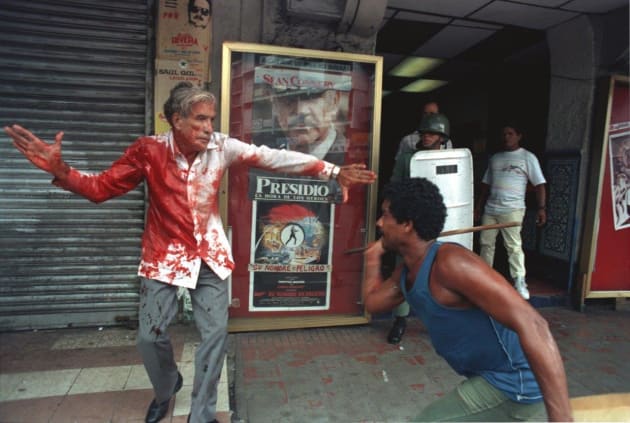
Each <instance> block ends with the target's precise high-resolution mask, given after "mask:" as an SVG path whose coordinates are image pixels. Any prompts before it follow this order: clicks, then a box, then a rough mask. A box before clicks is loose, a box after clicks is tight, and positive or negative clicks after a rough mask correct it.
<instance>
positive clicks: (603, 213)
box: [590, 81, 630, 291]
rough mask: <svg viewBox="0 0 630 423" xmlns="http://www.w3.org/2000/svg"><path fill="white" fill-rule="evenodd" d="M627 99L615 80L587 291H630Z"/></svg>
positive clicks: (623, 86) (622, 85)
mask: <svg viewBox="0 0 630 423" xmlns="http://www.w3.org/2000/svg"><path fill="white" fill-rule="evenodd" d="M629 100H630V97H629V95H628V83H627V82H625V83H622V82H621V81H616V83H615V84H614V88H613V92H612V100H611V108H610V121H609V122H608V140H607V142H608V148H607V149H606V155H605V157H606V163H605V168H604V180H603V184H602V190H603V192H602V196H601V198H602V199H601V204H600V210H599V212H600V213H599V216H600V221H599V231H598V235H597V250H596V257H595V266H594V269H593V273H592V276H591V286H590V290H591V291H630V222H628V219H627V216H626V214H627V213H629V212H630V211H629V210H628V201H629V200H630V199H629V198H628V194H627V189H628V184H627V183H626V182H630V102H629ZM613 175H614V178H613ZM622 175H623V176H622ZM624 202H625V204H624ZM624 206H625V209H624Z"/></svg>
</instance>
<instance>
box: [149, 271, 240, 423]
mask: <svg viewBox="0 0 630 423" xmlns="http://www.w3.org/2000/svg"><path fill="white" fill-rule="evenodd" d="M177 289H178V288H177V287H176V286H172V285H168V284H165V283H162V282H158V281H155V280H152V279H145V278H140V313H139V327H138V340H137V345H138V350H139V351H140V354H141V355H142V360H143V362H144V367H145V369H146V371H147V374H148V375H149V379H150V380H151V384H152V385H153V391H154V393H155V399H156V401H158V402H163V401H166V400H168V399H169V398H170V397H171V396H172V395H173V389H174V387H175V384H176V383H177V364H176V363H175V358H174V357H173V347H172V345H171V340H170V338H169V336H168V334H167V332H166V329H167V328H168V325H169V324H170V323H171V321H172V320H173V318H174V317H175V316H176V314H177ZM190 297H191V300H192V305H193V316H194V318H195V323H196V325H197V330H198V331H199V334H200V335H201V343H200V344H199V346H198V347H197V351H196V352H195V376H194V380H193V390H192V401H191V408H190V421H191V422H193V423H196V422H208V421H211V420H213V419H214V418H215V415H216V405H217V384H218V382H219V376H221V368H222V367H223V360H224V357H225V347H226V340H227V321H228V287H227V282H226V281H223V280H221V279H219V277H218V276H217V275H216V274H215V273H214V272H213V271H212V270H210V268H208V267H207V266H206V265H205V264H202V267H201V272H200V274H199V280H198V282H197V288H196V289H191V290H190Z"/></svg>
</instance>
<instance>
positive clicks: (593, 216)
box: [579, 75, 630, 308]
mask: <svg viewBox="0 0 630 423" xmlns="http://www.w3.org/2000/svg"><path fill="white" fill-rule="evenodd" d="M618 83H622V84H630V78H629V77H627V76H622V75H613V76H611V77H610V78H607V79H606V80H604V81H603V82H601V84H602V88H601V91H600V93H601V94H600V95H601V97H600V102H599V104H601V105H605V109H604V110H603V111H602V112H601V113H600V115H599V117H596V119H597V121H596V125H597V126H596V131H595V133H597V132H600V133H601V134H602V139H601V143H599V145H600V146H601V147H600V148H594V149H593V157H592V159H591V168H590V175H593V176H595V177H592V178H590V185H589V187H588V192H589V193H593V194H594V195H589V196H588V197H589V198H594V200H595V201H592V202H590V203H589V206H588V207H587V209H586V214H585V219H584V224H585V231H584V239H583V240H582V245H583V248H582V253H581V256H580V262H579V273H580V281H579V282H580V284H581V286H580V288H581V289H580V292H579V294H580V298H579V300H580V304H579V306H580V308H582V307H583V306H584V300H586V299H591V298H624V297H626V298H628V297H630V290H614V291H613V290H610V291H593V290H592V289H591V288H592V287H591V282H592V275H593V270H594V267H595V259H596V255H597V241H598V236H599V222H600V218H601V216H600V208H601V202H602V195H603V191H604V186H603V185H604V172H605V170H606V159H607V156H608V149H609V145H608V142H609V135H610V120H611V117H612V101H613V95H614V90H615V86H616V84H618Z"/></svg>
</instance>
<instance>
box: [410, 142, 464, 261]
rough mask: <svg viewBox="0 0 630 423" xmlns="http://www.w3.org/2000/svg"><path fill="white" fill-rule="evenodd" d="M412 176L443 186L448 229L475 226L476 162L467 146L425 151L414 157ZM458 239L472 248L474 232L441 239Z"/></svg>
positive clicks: (411, 166)
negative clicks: (474, 178) (474, 165)
mask: <svg viewBox="0 0 630 423" xmlns="http://www.w3.org/2000/svg"><path fill="white" fill-rule="evenodd" d="M409 166H410V169H409V175H410V176H411V177H412V178H418V177H422V178H427V179H428V180H430V181H431V182H433V183H434V184H435V185H437V186H438V188H439V189H440V193H441V194H442V197H444V204H445V205H446V213H447V215H446V222H445V223H444V229H443V230H444V231H450V230H453V229H463V228H469V227H471V226H473V207H474V205H473V201H474V200H473V187H474V185H473V183H474V181H473V162H472V154H471V153H470V150H469V149H467V148H453V149H450V150H421V151H418V152H417V153H415V154H414V155H413V157H412V158H411V163H410V165H409ZM439 240H440V241H448V242H457V243H459V244H461V245H463V246H464V247H466V248H468V249H469V250H472V247H473V234H472V232H471V233H467V234H458V235H450V236H447V237H442V238H439Z"/></svg>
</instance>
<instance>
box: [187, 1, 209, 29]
mask: <svg viewBox="0 0 630 423" xmlns="http://www.w3.org/2000/svg"><path fill="white" fill-rule="evenodd" d="M210 12H211V9H210V3H209V2H208V1H207V0H195V2H194V3H193V5H192V6H191V7H190V10H189V11H188V21H189V22H190V23H191V24H192V25H193V26H196V27H197V28H205V27H207V26H208V23H209V22H210Z"/></svg>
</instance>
